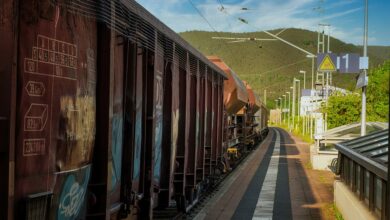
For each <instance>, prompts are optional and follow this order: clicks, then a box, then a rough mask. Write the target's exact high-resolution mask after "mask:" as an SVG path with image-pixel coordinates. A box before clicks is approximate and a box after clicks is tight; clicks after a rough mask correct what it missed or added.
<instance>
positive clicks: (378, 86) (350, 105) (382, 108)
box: [322, 60, 390, 128]
mask: <svg viewBox="0 0 390 220" xmlns="http://www.w3.org/2000/svg"><path fill="white" fill-rule="evenodd" d="M389 74H390V60H387V61H385V62H384V64H383V65H381V66H378V67H377V68H375V69H372V70H371V71H370V74H369V82H368V86H367V121H381V122H388V121H389ZM322 112H323V113H327V114H328V117H327V122H328V128H334V127H338V126H341V125H345V124H349V123H352V122H359V121H360V117H361V95H360V93H351V94H347V95H344V94H341V93H335V94H333V95H332V96H330V97H329V99H328V106H327V107H325V106H323V107H322Z"/></svg>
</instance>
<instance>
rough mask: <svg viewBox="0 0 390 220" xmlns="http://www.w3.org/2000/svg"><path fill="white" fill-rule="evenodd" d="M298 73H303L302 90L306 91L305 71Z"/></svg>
mask: <svg viewBox="0 0 390 220" xmlns="http://www.w3.org/2000/svg"><path fill="white" fill-rule="evenodd" d="M299 73H303V89H306V71H305V70H299Z"/></svg>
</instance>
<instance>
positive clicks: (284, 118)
mask: <svg viewBox="0 0 390 220" xmlns="http://www.w3.org/2000/svg"><path fill="white" fill-rule="evenodd" d="M282 96H283V98H284V105H283V110H282V112H284V110H285V109H286V100H287V99H286V95H282ZM283 121H284V123H286V112H284V114H283Z"/></svg>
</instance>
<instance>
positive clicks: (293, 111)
mask: <svg viewBox="0 0 390 220" xmlns="http://www.w3.org/2000/svg"><path fill="white" fill-rule="evenodd" d="M292 99H293V100H292V114H293V123H292V126H293V128H294V126H295V78H294V81H293V98H292Z"/></svg>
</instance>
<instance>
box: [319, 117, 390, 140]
mask: <svg viewBox="0 0 390 220" xmlns="http://www.w3.org/2000/svg"><path fill="white" fill-rule="evenodd" d="M360 125H361V124H360V122H354V123H351V124H347V125H342V126H339V127H336V128H332V129H329V130H327V131H326V132H324V133H322V134H315V135H314V139H316V140H339V141H343V140H351V139H354V138H357V137H360ZM388 127H389V124H388V123H385V122H367V123H366V128H367V134H370V133H372V132H376V131H381V130H384V129H387V128H388Z"/></svg>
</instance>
